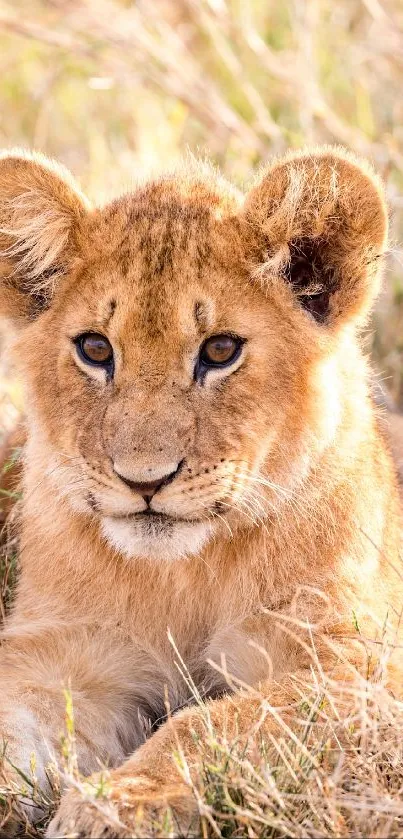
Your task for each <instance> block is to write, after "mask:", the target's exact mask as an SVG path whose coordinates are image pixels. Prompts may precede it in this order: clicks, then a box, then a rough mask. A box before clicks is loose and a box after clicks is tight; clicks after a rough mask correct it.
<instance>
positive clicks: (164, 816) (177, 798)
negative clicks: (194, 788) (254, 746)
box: [46, 773, 200, 839]
mask: <svg viewBox="0 0 403 839" xmlns="http://www.w3.org/2000/svg"><path fill="white" fill-rule="evenodd" d="M100 777H101V776H98V777H96V776H94V777H92V778H91V779H89V780H88V781H86V782H85V783H84V785H83V789H72V790H70V791H69V792H67V793H66V794H65V795H64V796H63V798H62V800H61V803H60V806H59V809H58V811H57V813H56V815H55V817H54V818H53V819H52V821H51V823H50V824H49V827H48V829H47V832H46V836H47V837H48V839H61V837H63V839H65V837H68V838H69V839H127V838H128V837H139V839H142V837H158V839H159V837H170V839H171V837H175V836H184V837H192V836H199V835H200V821H199V814H198V809H197V805H196V801H195V798H194V797H193V795H192V793H191V791H190V790H189V789H188V788H187V787H186V786H185V785H180V786H179V785H176V786H172V785H171V786H170V785H169V784H167V785H164V786H163V787H160V788H157V787H156V785H155V783H154V782H153V781H150V780H149V779H148V778H146V777H145V776H141V777H133V776H128V775H123V774H121V773H111V774H110V775H109V776H108V778H107V781H106V786H105V779H104V778H102V783H100ZM100 788H102V789H103V792H102V796H101V795H99V793H98V792H97V790H99V789H100Z"/></svg>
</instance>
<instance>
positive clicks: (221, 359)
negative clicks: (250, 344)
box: [199, 335, 244, 368]
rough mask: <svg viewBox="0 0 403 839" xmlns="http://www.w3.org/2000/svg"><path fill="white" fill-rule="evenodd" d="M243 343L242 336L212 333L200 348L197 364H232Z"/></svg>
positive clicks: (209, 365)
mask: <svg viewBox="0 0 403 839" xmlns="http://www.w3.org/2000/svg"><path fill="white" fill-rule="evenodd" d="M243 343H244V342H243V340H242V338H236V337H234V336H233V335H212V337H211V338H208V339H207V341H205V342H204V344H203V346H202V348H201V350H200V354H199V365H201V366H202V367H204V368H206V367H225V366H226V365H227V364H232V363H233V362H234V361H235V360H236V359H237V358H238V356H239V354H240V352H241V348H242V344H243Z"/></svg>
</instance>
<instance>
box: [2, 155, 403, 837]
mask: <svg viewBox="0 0 403 839" xmlns="http://www.w3.org/2000/svg"><path fill="white" fill-rule="evenodd" d="M26 196H30V198H29V201H28V200H27V199H26ZM36 201H37V202H38V203H37V210H36ZM0 204H1V206H2V207H5V210H4V211H3V212H4V213H5V221H4V222H2V223H1V225H0V226H1V228H2V231H3V232H2V234H1V236H2V238H1V239H0V247H1V248H2V252H3V260H2V262H0V270H1V276H3V283H2V286H1V293H0V307H1V310H2V312H3V315H4V317H6V318H7V319H8V321H9V322H10V323H11V325H12V326H13V328H14V330H15V336H16V337H15V342H14V347H13V354H14V358H15V361H16V363H17V365H18V367H19V370H20V373H21V376H22V378H23V380H24V383H25V390H26V394H25V395H26V405H27V428H28V441H27V445H26V452H25V462H24V479H23V483H24V501H23V510H22V524H21V577H20V580H19V585H18V591H17V597H16V602H15V606H14V609H13V612H12V614H11V616H10V618H9V619H8V622H7V624H6V626H5V628H4V632H3V644H2V650H1V659H0V679H1V686H2V691H1V700H0V728H1V730H2V732H3V735H4V737H5V739H6V740H7V741H8V743H9V748H10V750H11V752H12V757H13V762H14V763H18V764H19V765H20V766H21V765H22V766H23V767H25V768H27V764H28V762H29V755H30V752H31V751H32V749H33V748H35V749H36V750H37V754H38V758H37V763H38V774H39V777H40V779H41V780H42V781H44V780H45V776H44V768H45V763H46V754H47V752H46V750H47V749H48V750H50V752H53V751H54V752H56V753H57V748H58V740H59V736H60V731H61V729H62V727H63V695H62V692H61V686H62V685H67V684H70V685H71V689H72V694H73V701H74V708H75V720H76V735H77V747H78V756H79V764H80V769H81V771H82V772H84V773H89V772H92V771H94V770H95V769H96V768H97V767H98V766H99V761H102V762H107V763H109V765H110V766H112V767H113V766H115V767H119V766H120V768H117V769H115V770H114V771H113V772H112V773H111V789H112V793H111V796H112V797H111V804H110V807H111V813H112V821H111V824H110V825H109V827H107V826H106V827H105V824H104V820H105V817H101V816H100V815H99V812H98V811H97V809H96V808H95V809H94V807H93V806H92V805H90V804H88V805H83V804H82V802H81V801H80V800H79V796H78V795H77V794H76V793H74V792H70V793H67V794H66V796H65V797H64V799H63V800H62V804H61V808H60V811H59V813H58V815H57V816H56V818H55V820H54V821H53V822H52V825H51V826H50V828H49V836H56V835H57V836H64V835H66V834H67V833H69V834H71V833H73V834H74V833H76V834H78V835H85V836H98V835H100V833H101V830H104V828H105V833H102V835H105V836H107V835H111V836H112V835H113V836H117V835H122V836H128V835H131V834H130V830H131V829H132V831H133V827H132V828H130V825H133V823H134V820H135V814H136V808H137V805H138V803H139V802H141V803H142V805H144V806H145V808H146V811H147V807H148V805H150V813H151V812H153V811H154V810H155V809H157V810H158V808H159V807H160V806H162V807H163V806H165V805H166V803H167V802H169V803H171V804H172V806H173V807H174V809H175V810H176V812H177V814H178V817H179V820H182V822H181V823H182V826H183V824H184V821H185V820H186V819H191V818H192V815H193V814H194V813H195V810H196V804H195V801H194V800H193V797H192V795H191V793H190V790H189V787H188V786H185V785H184V784H183V783H182V782H181V780H180V778H179V776H178V772H177V770H176V769H175V765H174V763H173V760H172V750H173V748H175V747H176V742H177V741H176V737H177V736H178V737H179V740H180V741H181V743H182V745H183V749H184V753H185V755H186V757H187V760H188V762H189V765H190V766H192V762H194V760H195V753H194V748H195V747H194V741H193V740H192V737H191V736H190V733H189V731H190V728H191V727H193V728H195V729H196V730H197V727H198V725H199V723H198V720H199V719H200V717H199V715H200V711H199V710H198V709H197V708H189V709H186V710H183V711H179V712H178V713H177V715H175V716H174V717H173V720H172V724H171V725H168V724H164V725H162V726H161V727H160V728H159V730H158V731H157V732H156V733H154V734H153V735H152V736H151V737H150V738H149V739H148V740H147V742H146V743H145V744H143V745H142V743H143V740H144V737H145V732H146V731H147V725H145V724H144V720H147V719H148V720H151V721H152V722H153V723H156V722H157V721H160V720H161V719H162V718H163V717H164V714H165V701H164V697H165V695H167V696H168V698H169V703H170V706H171V708H172V709H174V710H175V709H180V708H182V707H183V706H184V705H186V704H187V703H189V701H190V693H189V689H188V687H187V685H186V683H185V682H184V680H183V678H182V677H181V676H180V674H179V673H178V670H177V668H176V666H175V653H174V650H173V647H172V644H171V643H170V641H169V638H168V628H169V630H170V633H171V635H172V637H173V638H174V640H175V644H176V646H177V649H178V650H179V652H180V654H181V656H182V657H183V660H184V661H185V663H186V666H187V667H188V669H189V672H190V674H191V676H192V678H193V680H194V682H195V683H196V685H197V687H198V689H199V691H200V692H201V693H202V695H204V696H205V697H207V698H209V697H211V699H210V706H211V713H212V716H213V719H214V722H215V724H216V725H217V727H218V729H219V730H220V729H222V730H223V729H224V728H225V727H227V729H228V730H229V731H230V730H231V729H232V728H233V726H234V725H235V720H237V725H238V726H239V733H240V736H241V737H243V736H244V737H247V735H248V732H249V730H250V727H251V725H252V721H253V719H255V717H256V714H257V713H258V707H257V705H256V702H254V701H253V700H252V699H251V698H250V697H249V698H248V697H246V696H245V695H242V694H239V695H238V694H237V693H235V694H233V695H232V696H225V695H224V696H222V697H221V698H214V697H219V696H220V694H221V695H222V694H223V693H224V694H225V691H226V690H227V691H228V684H227V682H226V679H225V677H224V676H223V675H222V674H221V673H220V669H217V668H216V667H214V666H212V665H211V664H209V663H208V662H209V661H210V660H212V661H213V662H214V661H215V662H217V663H220V662H221V663H222V662H223V661H225V662H226V667H227V669H228V672H229V673H230V674H231V675H232V676H234V677H235V678H236V679H239V680H240V681H241V682H243V683H248V684H251V685H257V684H260V685H261V687H262V689H263V691H264V693H265V695H266V696H267V698H268V700H269V702H270V703H271V705H273V706H284V705H289V706H290V707H291V706H292V705H293V703H294V702H295V701H296V699H297V696H298V694H297V692H296V689H295V681H294V678H293V677H295V676H301V678H307V677H309V673H310V665H311V657H310V654H309V647H310V645H311V643H312V644H313V645H314V647H315V650H316V654H317V656H318V658H319V661H320V664H321V666H322V667H323V668H324V669H325V670H327V671H329V670H331V671H332V673H334V674H336V676H337V677H338V678H340V680H343V679H344V678H347V677H348V664H347V661H349V662H351V663H353V664H356V665H357V666H361V665H362V663H363V661H364V659H365V656H366V654H367V653H366V652H365V650H364V648H363V646H364V645H363V638H365V639H366V642H365V646H366V649H367V648H368V645H369V646H371V644H372V646H371V649H373V656H374V659H373V660H375V658H376V655H377V652H378V649H379V647H378V646H377V643H379V641H380V640H382V639H384V638H385V637H386V638H387V639H388V640H390V641H391V642H396V637H397V634H398V632H399V629H398V626H399V615H400V611H401V607H402V596H403V586H402V579H401V575H399V571H398V565H399V549H400V542H399V539H400V510H399V502H398V492H397V482H396V476H395V471H394V467H393V464H392V461H391V458H390V455H389V453H388V451H387V449H386V447H385V444H384V442H383V438H382V435H381V433H380V432H379V430H378V425H377V422H376V419H375V415H374V410H373V406H372V402H371V398H370V395H369V391H368V385H367V379H368V367H367V363H366V360H365V359H364V357H363V355H362V353H361V350H360V342H359V329H360V328H361V326H362V324H363V323H364V322H365V318H366V315H367V313H368V311H369V309H370V305H371V303H372V301H373V299H374V297H375V294H376V291H377V288H378V282H379V267H380V261H381V257H382V254H383V252H384V250H385V247H386V240H387V215H386V210H385V204H384V198H383V193H382V188H381V185H380V184H379V182H378V181H377V179H376V177H375V176H374V174H373V173H372V171H371V170H370V168H369V166H368V165H367V164H365V163H362V162H359V161H357V160H356V159H355V158H353V157H352V156H350V155H348V154H347V153H345V152H343V151H342V150H338V149H329V148H325V149H320V150H311V151H306V152H303V153H297V154H294V153H293V154H290V155H288V156H287V157H286V158H285V159H283V160H280V161H275V162H274V163H273V164H272V165H271V166H270V167H269V168H268V169H266V170H265V171H263V172H262V173H261V175H260V178H259V179H258V180H257V182H256V184H255V186H254V187H253V188H252V190H251V191H250V192H249V194H248V195H247V197H246V199H245V200H244V199H243V197H242V196H241V195H239V194H238V193H236V192H235V191H234V190H233V189H232V188H231V187H229V186H228V185H226V184H225V183H224V182H223V181H222V180H221V179H219V178H218V177H217V176H216V175H215V173H214V172H213V171H211V170H206V169H205V168H200V169H198V168H197V166H194V165H192V166H191V167H184V168H183V169H182V170H181V171H178V172H176V173H174V174H173V175H170V176H167V177H166V178H163V179H161V180H158V181H155V182H151V183H149V184H146V185H142V186H139V187H138V188H137V189H136V190H135V191H134V192H132V193H130V194H128V195H125V196H122V197H121V198H119V199H117V200H116V201H115V202H113V203H112V204H110V205H108V206H106V207H104V208H99V209H95V210H90V209H89V208H88V206H87V204H86V202H85V200H84V199H83V198H82V196H81V193H80V192H79V190H78V189H77V188H76V187H75V186H74V184H73V183H72V181H71V179H70V176H66V173H65V172H64V170H59V169H58V168H57V167H56V166H55V165H53V164H52V165H50V164H48V163H47V162H46V161H44V160H43V158H37V157H36V156H35V155H34V156H32V158H30V157H28V156H24V158H20V157H19V156H18V154H16V155H14V156H13V155H11V156H10V157H7V156H3V158H2V159H1V161H0ZM45 208H46V209H45ZM49 223H50V227H49V226H48V224H49ZM301 251H303V252H304V253H306V254H307V255H308V262H309V263H310V265H312V266H313V269H312V276H311V278H310V279H309V282H308V283H305V282H302V280H301V276H300V275H299V274H297V275H296V276H297V281H294V279H293V277H294V274H293V272H292V269H293V265H294V264H295V263H296V264H297V265H298V254H299V253H300V252H301ZM289 266H291V267H289ZM287 272H288V273H287ZM44 290H45V293H44ZM312 312H313V313H314V314H312ZM86 331H97V332H102V333H103V334H105V335H107V336H108V338H109V340H110V342H111V344H112V345H113V347H114V351H115V358H116V366H115V374H114V380H113V381H107V380H106V377H105V374H104V373H103V372H102V371H100V370H99V369H94V368H89V367H87V366H86V365H85V364H84V363H83V362H82V360H80V359H79V358H78V356H77V353H76V350H75V346H74V344H73V341H72V339H73V338H75V337H76V336H77V335H78V334H79V333H83V332H86ZM223 332H224V333H227V332H230V333H235V334H236V335H239V336H241V337H243V338H244V339H246V342H245V344H244V347H243V350H242V353H241V355H240V358H239V359H238V360H237V361H236V362H235V364H234V365H233V366H232V367H229V368H227V369H223V370H215V371H211V372H209V373H208V374H207V376H206V377H205V379H204V381H203V382H200V381H195V380H194V376H193V370H194V365H195V360H196V358H197V356H198V352H199V348H200V345H201V344H202V342H203V341H204V339H205V338H206V337H207V336H208V335H214V334H218V333H223ZM113 464H115V467H116V466H117V465H118V466H119V472H120V474H123V475H125V477H126V478H129V479H130V480H132V481H144V480H146V479H147V476H148V480H153V479H154V478H156V477H158V476H160V475H164V474H166V473H168V472H171V471H172V469H173V466H175V465H177V464H180V468H179V470H178V472H177V474H176V475H175V476H174V478H173V480H172V481H170V482H169V483H167V484H166V485H163V486H162V488H161V489H160V490H159V491H158V492H157V493H156V495H154V497H153V499H152V502H151V506H152V508H153V509H154V510H155V511H156V512H159V513H165V514H168V515H170V516H171V517H172V519H171V522H170V524H169V525H166V524H161V523H160V524H159V525H157V524H155V525H152V526H151V525H150V524H147V521H148V520H146V519H145V518H144V517H141V515H140V513H141V511H142V510H144V508H145V502H144V501H143V498H142V496H141V495H140V494H139V493H138V492H136V491H135V490H133V489H130V487H129V486H127V485H126V484H125V483H123V482H122V481H121V480H120V479H119V478H118V476H117V475H116V471H114V469H113ZM357 625H358V626H359V630H360V634H359V633H358V632H357ZM290 627H291V630H290ZM400 644H401V639H400ZM400 644H397V645H396V650H395V652H394V653H393V655H392V659H391V667H390V684H391V687H392V688H393V689H394V690H396V691H399V690H400V688H401V672H402V657H401V653H400ZM264 651H266V652H264ZM265 726H266V730H267V732H269V731H270V727H272V728H273V727H275V720H274V718H272V717H270V715H269V716H268V717H267V718H266V723H265ZM44 743H46V746H45V745H44ZM132 752H133V753H134V754H133V756H132V757H129V755H130V754H131V753H132ZM126 758H128V760H125V759H126ZM119 814H120V816H121V817H122V821H124V822H125V824H126V828H123V827H121V828H117V827H116V823H117V822H116V818H117V815H119ZM108 831H109V832H108Z"/></svg>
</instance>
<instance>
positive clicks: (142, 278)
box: [85, 179, 245, 331]
mask: <svg viewBox="0 0 403 839" xmlns="http://www.w3.org/2000/svg"><path fill="white" fill-rule="evenodd" d="M238 206H239V199H238V197H237V196H236V195H234V193H233V192H231V188H230V187H228V192H227V191H225V189H224V188H221V189H217V188H213V187H211V186H210V185H209V184H206V183H203V182H200V181H183V180H182V181H181V180H178V179H170V180H169V179H165V180H163V181H159V182H154V183H151V184H148V185H147V186H145V187H142V188H141V189H139V190H137V191H136V192H134V193H131V194H129V195H126V196H123V197H122V198H120V199H118V200H117V201H114V202H113V203H112V204H110V205H108V206H106V207H105V208H103V209H102V210H99V211H97V213H96V214H95V216H94V220H93V226H92V230H91V232H90V235H89V237H88V241H87V242H86V243H85V246H86V263H87V270H88V271H89V273H90V274H92V275H93V277H94V280H95V283H96V284H97V287H98V289H99V292H100V293H99V299H98V307H97V308H98V315H99V318H103V317H104V318H107V317H108V311H109V306H112V308H115V305H117V306H118V307H119V302H122V303H123V302H124V305H125V306H126V308H127V310H130V315H129V317H131V316H132V315H134V313H135V316H136V321H137V323H138V324H139V326H141V325H142V324H143V325H144V327H145V328H148V329H149V328H150V327H151V328H152V330H153V331H161V330H163V331H165V328H166V326H167V324H168V323H169V322H170V321H171V323H172V321H176V322H177V321H178V318H179V319H180V320H182V321H184V322H182V324H181V326H182V327H183V329H184V330H185V331H187V328H186V321H187V322H188V326H189V328H190V324H191V323H193V325H194V323H196V324H198V325H199V326H201V327H202V328H208V327H209V326H210V323H211V322H212V320H213V319H214V314H213V312H214V308H215V307H214V300H215V299H221V300H223V295H224V298H225V291H226V290H227V293H228V294H229V292H228V274H231V275H232V276H233V275H234V271H242V270H243V263H244V262H245V258H244V254H243V249H242V235H241V232H240V227H239V223H238V222H237V215H236V212H237V209H238ZM229 296H230V295H229ZM172 325H173V324H172ZM178 325H180V324H178Z"/></svg>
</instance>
